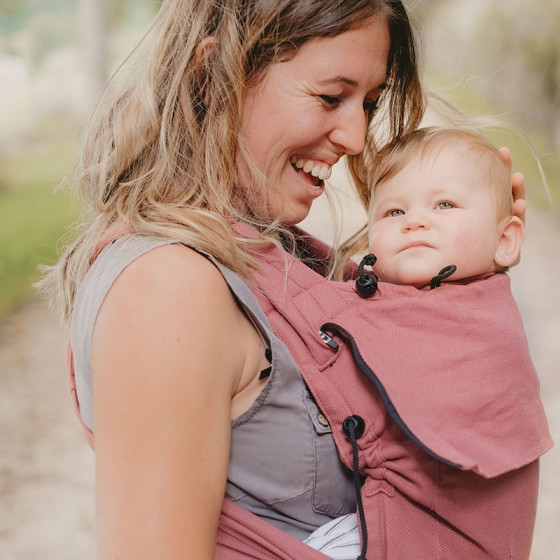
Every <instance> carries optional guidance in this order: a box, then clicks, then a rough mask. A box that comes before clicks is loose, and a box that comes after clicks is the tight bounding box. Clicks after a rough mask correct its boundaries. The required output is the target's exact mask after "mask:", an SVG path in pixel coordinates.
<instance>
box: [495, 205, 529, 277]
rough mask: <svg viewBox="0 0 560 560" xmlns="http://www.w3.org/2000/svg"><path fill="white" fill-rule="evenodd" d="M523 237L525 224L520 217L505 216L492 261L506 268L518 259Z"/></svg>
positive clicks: (499, 266)
mask: <svg viewBox="0 0 560 560" xmlns="http://www.w3.org/2000/svg"><path fill="white" fill-rule="evenodd" d="M524 237H525V224H524V223H523V222H522V221H521V219H520V218H519V217H518V216H510V217H508V218H505V220H504V221H503V222H502V233H501V235H500V239H499V240H498V246H497V248H496V253H495V255H494V262H495V263H496V266H497V267H498V268H508V267H510V266H513V265H514V264H515V263H516V262H517V261H518V259H519V253H520V252H521V244H522V243H523V239H524Z"/></svg>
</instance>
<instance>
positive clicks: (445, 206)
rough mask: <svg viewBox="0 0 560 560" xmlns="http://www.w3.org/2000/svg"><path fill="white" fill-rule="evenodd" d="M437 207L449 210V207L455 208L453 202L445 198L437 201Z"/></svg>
mask: <svg viewBox="0 0 560 560" xmlns="http://www.w3.org/2000/svg"><path fill="white" fill-rule="evenodd" d="M437 207H438V208H439V209H440V210H449V209H450V208H455V204H453V202H449V201H448V200H445V201H443V202H438V205H437Z"/></svg>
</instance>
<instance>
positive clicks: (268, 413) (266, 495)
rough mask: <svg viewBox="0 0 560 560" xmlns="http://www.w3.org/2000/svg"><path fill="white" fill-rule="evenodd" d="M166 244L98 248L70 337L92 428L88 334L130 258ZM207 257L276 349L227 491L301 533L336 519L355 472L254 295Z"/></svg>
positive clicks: (139, 241)
mask: <svg viewBox="0 0 560 560" xmlns="http://www.w3.org/2000/svg"><path fill="white" fill-rule="evenodd" d="M169 243H175V241H173V240H168V239H160V238H150V237H136V236H132V235H128V236H125V237H122V238H120V239H118V240H117V241H115V242H114V243H112V244H110V245H109V246H108V247H106V248H105V249H104V250H103V251H102V252H101V254H100V255H99V257H98V258H97V259H96V261H95V262H94V264H93V265H92V267H91V269H90V270H89V272H88V274H87V276H86V278H85V279H84V282H83V284H82V286H81V288H80V290H79V291H78V294H77V297H76V302H75V306H74V312H73V314H72V321H71V334H70V336H71V344H72V351H73V354H74V367H75V373H76V387H77V395H78V400H79V403H80V411H81V415H82V418H83V420H84V422H85V424H86V425H87V426H88V427H89V428H91V429H92V430H94V418H93V402H92V401H93V392H92V371H91V340H92V335H93V329H94V325H95V321H96V318H97V314H98V312H99V309H100V307H101V304H102V303H103V301H104V299H105V297H106V295H107V293H108V292H109V290H110V288H111V286H112V285H113V283H114V282H115V280H116V279H117V277H118V276H119V275H120V273H121V272H122V271H123V270H124V269H125V268H126V267H127V266H128V265H129V264H130V263H131V262H133V261H134V260H135V259H137V258H139V257H141V256H142V255H143V254H145V253H147V252H148V251H150V250H152V249H155V248H157V247H161V246H163V245H166V244H169ZM206 256H208V255H206ZM208 258H209V259H210V260H211V261H212V262H213V263H214V265H215V266H216V267H217V268H218V270H219V271H220V272H221V274H222V275H223V277H224V279H225V280H226V282H227V283H228V285H229V288H230V290H231V291H232V293H233V294H234V295H235V297H236V300H237V301H238V304H239V305H240V307H241V309H242V310H243V311H244V312H245V314H246V315H247V316H248V317H249V318H250V320H251V321H252V322H253V324H254V325H255V327H256V328H257V329H258V330H259V332H260V333H261V335H262V336H263V338H264V340H265V341H266V343H267V345H268V346H269V348H270V350H271V353H272V371H271V374H270V377H269V379H268V382H267V384H266V385H265V387H264V389H263V390H262V392H261V393H260V395H259V396H258V397H257V399H256V401H255V402H254V403H253V405H252V406H251V407H250V408H249V410H247V411H246V412H245V413H243V414H242V415H241V416H239V417H238V418H236V419H235V420H234V421H233V422H232V437H231V455H230V463H229V471H228V481H227V487H226V497H227V498H229V499H230V500H233V501H234V502H236V503H238V504H239V505H241V506H242V507H244V508H246V509H248V510H249V511H251V512H253V513H255V514H256V515H258V516H260V517H262V518H264V519H266V520H267V521H268V522H270V523H271V524H273V525H275V526H276V527H278V528H279V529H281V530H283V531H285V532H287V533H290V534H291V535H293V536H295V537H297V538H299V539H304V538H305V537H307V536H308V534H309V533H311V532H312V531H314V530H315V529H316V528H317V527H319V526H321V525H323V524H324V523H326V522H328V521H329V520H330V519H331V518H333V517H338V516H340V515H345V514H347V513H350V512H353V511H355V495H354V488H353V482H352V477H351V473H350V472H349V471H348V470H347V469H346V468H345V467H344V466H343V465H342V463H341V461H340V459H339V457H338V454H337V451H336V447H335V444H334V440H333V437H332V433H331V428H330V426H329V425H328V423H327V422H326V420H325V417H324V416H323V415H322V414H321V412H320V410H319V409H318V408H317V405H316V404H315V402H314V401H313V399H312V397H311V396H310V394H309V391H308V390H307V388H306V386H305V383H304V381H303V378H302V377H301V374H300V373H299V371H298V369H297V366H296V365H295V363H294V360H293V358H292V357H291V355H290V353H289V351H288V350H287V348H286V347H285V346H284V344H283V343H282V342H281V341H280V340H279V339H278V338H277V337H276V336H275V335H274V333H273V332H272V330H271V328H270V325H269V323H268V320H267V319H266V316H265V315H264V313H263V311H262V308H261V307H260V305H259V304H258V302H257V300H256V299H255V297H254V296H253V294H252V293H251V291H250V290H249V288H248V287H247V285H246V284H245V282H244V281H243V279H242V278H241V277H240V276H238V275H237V274H236V273H234V272H233V271H231V270H230V269H229V268H227V267H225V266H223V265H222V264H220V263H219V262H217V261H216V260H215V259H213V258H212V257H209V256H208ZM201 422H203V421H202V420H201ZM203 427H204V426H203V425H201V429H203ZM94 431H95V430H94Z"/></svg>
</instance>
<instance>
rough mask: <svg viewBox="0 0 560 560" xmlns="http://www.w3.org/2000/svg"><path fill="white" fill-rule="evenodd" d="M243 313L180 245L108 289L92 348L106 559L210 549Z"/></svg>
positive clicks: (205, 555)
mask: <svg viewBox="0 0 560 560" xmlns="http://www.w3.org/2000/svg"><path fill="white" fill-rule="evenodd" d="M240 321H245V319H244V317H243V315H242V313H241V312H240V310H239V308H238V307H237V305H236V304H235V302H234V300H233V297H232V296H231V293H230V291H229V289H228V287H227V285H226V283H225V281H224V280H223V278H222V276H221V274H220V273H219V271H218V270H217V269H216V268H215V267H214V266H213V265H212V264H211V263H210V262H209V261H207V260H206V259H205V258H204V257H202V256H200V255H199V254H197V253H195V252H194V251H191V250H190V249H187V248H185V247H183V246H180V245H170V246H166V247H162V248H159V249H155V250H153V251H151V252H149V253H147V254H146V255H144V256H143V257H141V258H140V259H138V260H137V261H135V262H134V263H132V264H131V265H130V266H129V267H127V269H125V271H124V272H123V273H122V274H121V276H120V277H119V278H118V280H117V281H116V283H115V285H114V286H113V287H112V289H111V290H110V292H109V294H108V296H107V298H106V301H105V302H104V304H103V307H102V309H101V311H100V314H99V317H98V320H97V323H96V327H95V333H94V339H93V347H92V348H93V349H92V354H93V358H92V364H93V370H94V399H95V440H96V510H97V511H96V518H97V523H98V542H99V552H100V558H102V559H103V560H113V559H115V560H116V559H117V558H118V559H119V560H128V559H130V560H142V559H149V560H153V559H154V558H162V559H163V558H165V559H166V560H175V559H181V560H188V559H193V560H205V559H208V560H210V559H213V558H214V547H215V536H216V528H217V524H218V519H219V514H220V510H221V504H222V501H223V495H224V487H225V482H226V475H227V467H228V458H229V442H230V422H231V399H232V395H233V394H234V393H235V391H236V387H237V386H238V385H239V381H240V376H241V373H242V371H243V362H244V359H245V357H244V355H243V348H244V344H243V339H242V338H241V339H240V337H242V336H243V333H244V332H246V331H244V330H243V329H239V328H238V327H239V322H240ZM238 333H240V334H238Z"/></svg>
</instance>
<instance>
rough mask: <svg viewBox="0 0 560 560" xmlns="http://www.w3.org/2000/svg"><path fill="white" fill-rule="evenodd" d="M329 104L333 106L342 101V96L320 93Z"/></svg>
mask: <svg viewBox="0 0 560 560" xmlns="http://www.w3.org/2000/svg"><path fill="white" fill-rule="evenodd" d="M319 97H320V98H321V99H322V100H323V101H324V102H325V103H326V104H327V105H330V106H333V105H337V104H338V103H340V97H336V96H334V95H320V96H319Z"/></svg>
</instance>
